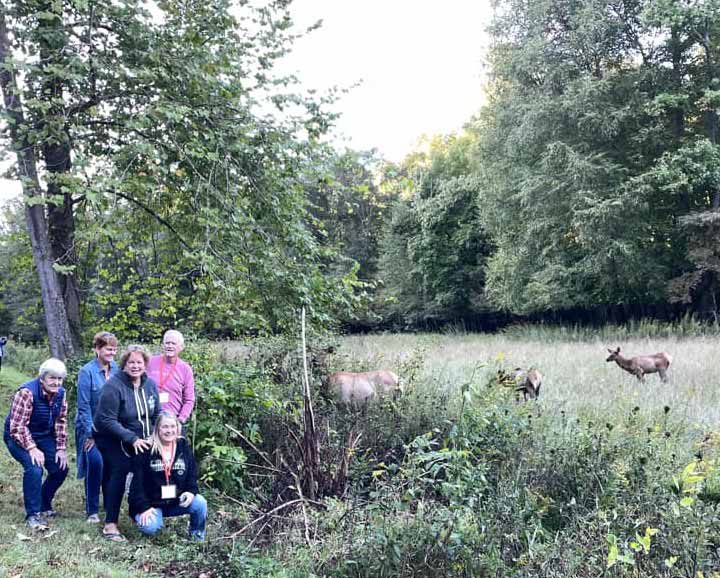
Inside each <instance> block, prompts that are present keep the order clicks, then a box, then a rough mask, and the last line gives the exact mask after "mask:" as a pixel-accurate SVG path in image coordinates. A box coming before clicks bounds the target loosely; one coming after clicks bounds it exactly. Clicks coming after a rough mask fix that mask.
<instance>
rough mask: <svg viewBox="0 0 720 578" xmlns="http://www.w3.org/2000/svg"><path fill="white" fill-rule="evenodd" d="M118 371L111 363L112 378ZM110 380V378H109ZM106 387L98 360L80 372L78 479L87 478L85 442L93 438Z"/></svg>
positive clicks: (77, 416)
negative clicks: (103, 390) (100, 403)
mask: <svg viewBox="0 0 720 578" xmlns="http://www.w3.org/2000/svg"><path fill="white" fill-rule="evenodd" d="M116 371H117V364H116V363H115V362H114V361H111V362H110V376H112V375H113V374H114V373H115V372H116ZM108 379H109V377H108ZM104 385H105V373H104V372H103V370H102V367H101V365H100V362H99V361H98V360H97V358H95V359H93V360H92V361H90V362H88V363H86V364H85V365H83V366H82V368H81V369H80V371H79V372H78V380H77V413H76V414H75V450H76V455H77V475H78V478H82V477H84V476H85V473H86V470H87V463H86V460H85V452H84V451H83V448H84V447H85V442H86V441H87V439H88V438H90V437H93V418H94V417H95V408H96V407H97V404H98V400H99V399H100V392H101V391H102V388H103V386H104Z"/></svg>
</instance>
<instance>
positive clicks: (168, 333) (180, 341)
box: [163, 329, 185, 347]
mask: <svg viewBox="0 0 720 578" xmlns="http://www.w3.org/2000/svg"><path fill="white" fill-rule="evenodd" d="M166 337H175V338H176V339H177V340H178V344H179V345H180V347H185V338H184V337H183V334H182V333H180V332H179V331H178V330H177V329H168V330H167V331H166V332H165V333H164V334H163V343H165V338H166Z"/></svg>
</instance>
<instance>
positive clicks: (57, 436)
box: [3, 358, 68, 530]
mask: <svg viewBox="0 0 720 578" xmlns="http://www.w3.org/2000/svg"><path fill="white" fill-rule="evenodd" d="M66 375H67V370H66V368H65V364H64V363H63V362H62V361H60V360H59V359H54V358H50V359H48V360H47V361H45V362H44V363H43V364H42V365H41V366H40V370H39V371H38V378H37V379H33V380H32V381H28V382H27V383H24V384H23V385H21V386H20V387H19V388H18V390H17V392H16V393H15V395H14V396H13V400H12V406H11V408H10V413H8V416H7V417H6V418H5V433H4V436H3V439H4V441H5V445H7V448H8V450H9V451H10V455H12V457H13V458H15V459H16V460H17V461H18V462H20V464H21V465H22V467H23V470H24V474H23V500H24V502H25V513H26V521H27V525H28V527H30V528H31V529H32V530H47V529H48V525H47V520H48V519H49V518H54V517H55V516H57V512H55V510H53V508H52V501H53V498H54V497H55V493H56V492H57V491H58V489H59V488H60V486H61V485H62V483H63V482H64V481H65V477H66V476H67V474H68V458H67V413H68V406H67V399H66V398H65V390H64V389H63V387H62V383H63V380H64V379H65V376H66ZM43 468H45V470H47V477H46V478H45V481H44V482H43V480H42V477H43Z"/></svg>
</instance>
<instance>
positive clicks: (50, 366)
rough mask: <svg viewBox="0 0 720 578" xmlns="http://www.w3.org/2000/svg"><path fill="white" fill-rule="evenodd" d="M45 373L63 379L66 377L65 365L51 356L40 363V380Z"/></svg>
mask: <svg viewBox="0 0 720 578" xmlns="http://www.w3.org/2000/svg"><path fill="white" fill-rule="evenodd" d="M46 375H50V376H52V377H60V378H62V379H65V378H66V377H67V367H65V364H64V363H63V362H62V361H60V360H59V359H56V358H54V357H51V358H50V359H47V360H45V361H43V362H42V365H40V369H38V377H39V378H40V379H41V380H42V379H43V378H44V377H45V376H46Z"/></svg>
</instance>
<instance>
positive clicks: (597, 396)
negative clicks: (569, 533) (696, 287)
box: [335, 330, 720, 429]
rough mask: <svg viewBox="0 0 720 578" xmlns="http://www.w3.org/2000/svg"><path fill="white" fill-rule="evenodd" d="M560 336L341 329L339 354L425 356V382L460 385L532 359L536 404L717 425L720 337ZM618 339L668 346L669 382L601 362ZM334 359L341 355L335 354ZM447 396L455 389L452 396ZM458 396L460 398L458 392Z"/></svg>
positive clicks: (646, 346) (364, 362)
mask: <svg viewBox="0 0 720 578" xmlns="http://www.w3.org/2000/svg"><path fill="white" fill-rule="evenodd" d="M569 337H570V338H564V336H563V335H562V334H561V333H557V332H555V331H552V330H549V331H547V332H545V333H544V334H541V335H540V336H538V338H535V339H526V338H523V337H522V335H521V334H520V335H518V336H506V335H502V334H500V335H483V334H448V335H427V334H420V335H413V334H386V335H357V336H350V337H346V338H345V339H344V340H343V342H342V347H341V350H340V352H341V354H342V355H343V356H346V357H347V359H348V360H349V361H350V362H351V363H353V364H355V366H356V367H358V366H361V367H368V368H369V367H375V366H377V367H379V366H388V367H392V368H395V369H398V370H402V366H403V363H404V362H405V361H407V360H408V359H409V358H410V356H412V355H416V356H418V355H419V356H420V357H421V359H422V362H423V365H422V373H423V377H422V379H421V380H420V382H421V383H422V384H423V386H424V387H433V388H434V387H438V388H446V389H447V390H448V391H449V392H452V391H454V390H455V391H457V390H458V388H459V386H460V384H462V383H465V382H467V381H468V380H470V379H471V377H472V376H473V373H474V376H475V377H474V381H475V382H476V383H484V382H485V381H487V379H488V378H489V376H490V374H491V373H493V372H495V371H497V369H498V368H500V367H505V368H507V369H512V368H515V367H523V368H529V367H536V368H538V369H540V371H541V372H542V374H543V387H542V394H541V397H540V400H539V402H538V403H537V405H538V406H539V407H540V408H541V409H542V410H543V411H547V412H560V411H565V412H566V413H568V414H577V415H583V416H588V417H589V416H593V415H596V416H603V417H607V416H612V415H613V414H615V413H618V412H625V411H627V410H628V409H630V408H633V407H635V406H639V407H640V408H641V410H642V411H648V412H653V411H657V410H660V409H662V408H664V407H665V406H669V407H671V408H672V410H673V411H672V414H673V416H674V417H675V418H676V419H678V420H682V421H683V422H684V423H686V424H688V425H689V424H696V425H697V426H699V427H705V428H708V429H714V428H717V427H718V426H720V338H718V337H716V336H692V337H663V338H629V339H627V338H626V339H622V340H619V339H617V338H616V339H615V340H614V341H607V340H604V339H601V338H586V339H583V340H579V339H578V338H577V337H575V336H572V335H571V336H569ZM616 346H620V347H621V353H622V354H623V355H624V356H626V357H632V356H635V355H641V354H647V353H655V352H658V351H666V352H668V353H669V354H670V355H671V356H672V358H673V361H672V364H671V366H670V370H669V372H668V382H667V383H664V384H663V383H661V382H660V379H659V377H658V375H657V374H653V375H648V376H646V377H645V382H644V383H639V382H638V381H637V379H636V378H635V377H634V376H632V375H630V374H629V373H627V372H625V371H623V370H621V369H620V368H619V367H618V366H617V365H616V364H615V363H606V362H605V360H606V358H607V356H608V352H607V349H608V348H614V347H616ZM335 364H336V366H338V367H339V365H340V364H342V361H335ZM450 397H451V398H453V397H456V398H459V395H458V396H452V395H450ZM456 400H457V399H456Z"/></svg>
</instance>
